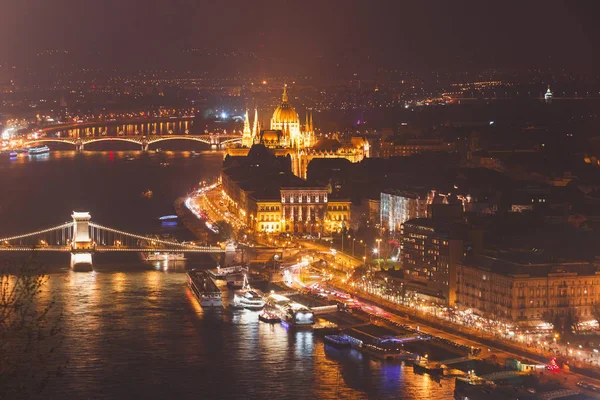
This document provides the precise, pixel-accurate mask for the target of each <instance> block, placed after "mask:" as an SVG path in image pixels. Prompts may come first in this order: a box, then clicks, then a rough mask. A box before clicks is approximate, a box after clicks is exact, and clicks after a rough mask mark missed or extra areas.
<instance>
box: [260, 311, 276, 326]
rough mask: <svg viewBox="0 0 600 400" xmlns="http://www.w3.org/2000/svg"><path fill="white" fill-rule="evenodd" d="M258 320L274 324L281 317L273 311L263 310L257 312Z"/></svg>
mask: <svg viewBox="0 0 600 400" xmlns="http://www.w3.org/2000/svg"><path fill="white" fill-rule="evenodd" d="M258 319H259V321H262V322H266V323H268V324H276V323H278V322H281V318H279V316H278V315H277V314H275V313H272V312H269V311H267V310H264V311H263V312H261V313H260V314H258Z"/></svg>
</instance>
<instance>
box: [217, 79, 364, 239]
mask: <svg viewBox="0 0 600 400" xmlns="http://www.w3.org/2000/svg"><path fill="white" fill-rule="evenodd" d="M269 128H270V129H262V127H261V124H260V120H259V118H258V111H257V110H255V111H254V120H253V121H252V123H251V121H250V118H249V114H248V112H246V115H245V119H244V130H243V136H242V145H241V146H240V147H230V148H228V149H227V154H226V156H225V159H224V161H223V168H222V170H221V183H222V185H223V186H222V187H223V194H224V195H225V197H226V199H227V200H228V202H229V204H228V206H229V209H230V211H232V212H234V213H235V214H237V216H238V217H240V218H241V219H242V220H243V221H244V222H245V224H246V225H247V226H248V227H249V228H251V229H252V230H254V231H256V232H264V233H278V232H290V233H306V234H313V235H319V236H320V235H323V234H329V233H331V232H335V231H340V230H341V229H343V228H344V227H345V226H346V227H348V226H349V224H350V217H351V215H350V208H351V202H350V200H349V199H348V198H339V197H338V198H335V197H334V196H333V195H332V194H331V193H330V190H329V189H330V188H328V187H327V186H323V185H318V184H316V183H313V182H308V181H306V171H307V167H308V163H309V162H310V161H311V160H312V159H314V158H345V159H347V160H349V161H351V162H359V161H361V160H363V159H364V158H365V157H369V142H368V141H367V140H366V139H363V138H362V137H354V138H352V139H351V140H350V141H349V142H347V143H341V142H340V141H338V140H337V139H331V138H321V139H319V140H317V137H316V136H317V135H316V134H315V129H314V125H313V119H312V113H310V112H307V114H306V120H305V123H304V124H303V125H301V124H300V118H299V117H298V113H297V112H296V110H295V109H294V107H292V106H291V105H290V104H289V102H288V94H287V87H285V86H284V89H283V96H282V99H281V104H280V105H279V107H277V109H275V111H274V112H273V117H272V118H271V121H270V127H269Z"/></svg>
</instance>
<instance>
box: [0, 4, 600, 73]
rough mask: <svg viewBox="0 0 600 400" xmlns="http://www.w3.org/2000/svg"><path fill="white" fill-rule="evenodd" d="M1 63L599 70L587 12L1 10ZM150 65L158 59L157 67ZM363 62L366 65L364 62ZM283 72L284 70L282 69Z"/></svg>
mask: <svg viewBox="0 0 600 400" xmlns="http://www.w3.org/2000/svg"><path fill="white" fill-rule="evenodd" d="M0 3H1V5H0V15H2V17H3V18H2V21H1V23H0V60H3V61H5V62H6V61H8V62H16V61H19V60H31V59H32V57H34V56H35V53H37V52H39V51H43V50H45V49H67V50H69V51H70V52H71V53H72V54H76V55H82V54H87V53H90V52H91V53H95V54H100V55H101V58H102V59H103V60H105V61H106V60H109V61H106V62H107V63H118V64H120V65H123V66H140V65H145V66H152V65H154V64H155V63H157V64H159V63H160V60H159V59H160V58H161V57H160V56H163V57H167V56H171V55H176V54H177V53H178V52H179V53H180V52H181V50H182V49H185V48H207V47H208V48H212V49H220V50H223V51H228V50H236V49H241V50H244V51H248V52H252V53H255V54H257V56H258V57H261V58H266V59H269V58H277V59H283V60H285V62H286V63H288V65H296V66H298V65H301V66H305V67H307V68H310V67H311V66H314V65H312V64H314V63H313V61H311V60H314V59H316V58H318V57H324V58H325V59H326V60H329V61H328V62H332V63H335V62H339V61H340V60H350V62H353V63H358V64H360V63H364V62H369V61H370V62H372V63H374V64H376V65H378V66H379V65H381V66H394V67H401V68H410V69H428V70H443V69H445V68H469V67H471V66H472V67H474V68H481V67H484V68H485V67H528V66H532V65H547V66H553V67H554V66H567V67H585V68H589V69H593V68H595V67H597V66H598V59H599V56H598V51H597V46H595V45H596V44H597V43H598V38H599V37H600V28H599V26H598V24H597V23H596V22H595V20H594V18H595V16H597V15H598V11H600V7H599V6H598V4H597V3H600V2H595V1H593V0H592V1H553V0H540V1H502V2H488V1H434V0H429V1H411V2H405V1H399V0H396V1H384V0H380V1H366V0H365V1H359V0H345V1H337V0H320V1H314V0H306V1H284V0H280V1H262V0H258V1H256V0H251V1H250V0H219V1H217V0H204V1H201V0H94V1H90V0H2V1H0ZM157 56H158V57H157ZM365 60H367V61H365ZM282 67H283V65H282Z"/></svg>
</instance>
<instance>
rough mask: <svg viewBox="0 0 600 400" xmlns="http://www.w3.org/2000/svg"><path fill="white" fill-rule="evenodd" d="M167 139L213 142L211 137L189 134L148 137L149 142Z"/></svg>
mask: <svg viewBox="0 0 600 400" xmlns="http://www.w3.org/2000/svg"><path fill="white" fill-rule="evenodd" d="M165 140H191V141H194V142H201V143H205V144H212V143H211V141H210V138H209V137H206V136H204V137H200V136H188V135H169V136H150V137H148V144H152V143H158V142H162V141H165Z"/></svg>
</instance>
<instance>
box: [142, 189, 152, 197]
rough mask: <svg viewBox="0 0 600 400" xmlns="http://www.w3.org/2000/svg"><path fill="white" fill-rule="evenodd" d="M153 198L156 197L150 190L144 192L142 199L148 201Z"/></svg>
mask: <svg viewBox="0 0 600 400" xmlns="http://www.w3.org/2000/svg"><path fill="white" fill-rule="evenodd" d="M152 196H154V193H153V192H152V190H150V189H148V190H145V191H143V192H142V197H145V198H147V199H151V198H152Z"/></svg>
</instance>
